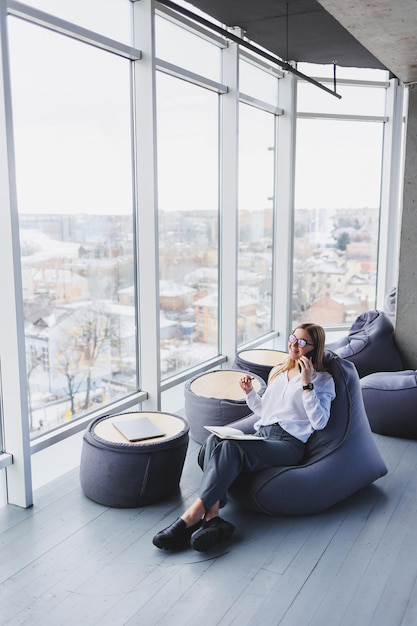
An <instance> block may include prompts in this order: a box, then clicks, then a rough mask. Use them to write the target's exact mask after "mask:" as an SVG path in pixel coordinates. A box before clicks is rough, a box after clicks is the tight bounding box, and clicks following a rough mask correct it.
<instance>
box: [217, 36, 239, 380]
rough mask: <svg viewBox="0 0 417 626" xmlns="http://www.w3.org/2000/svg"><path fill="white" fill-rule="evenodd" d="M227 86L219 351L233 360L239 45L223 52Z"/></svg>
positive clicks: (222, 137) (223, 132) (222, 123)
mask: <svg viewBox="0 0 417 626" xmlns="http://www.w3.org/2000/svg"><path fill="white" fill-rule="evenodd" d="M222 69H223V72H222V75H223V80H224V81H225V82H226V84H227V85H228V87H229V91H228V93H227V94H225V95H223V96H221V108H220V112H221V113H220V115H221V119H220V129H221V131H220V267H219V270H220V271H219V280H220V286H219V288H220V317H219V321H220V351H221V353H222V354H224V355H226V356H227V359H228V361H229V363H230V367H231V363H233V360H234V357H235V354H236V348H237V317H238V316H237V274H238V265H237V248H238V226H237V224H238V136H239V133H238V126H239V122H238V120H239V92H238V73H239V46H238V44H235V43H231V44H230V46H229V47H228V48H226V49H225V50H223V52H222Z"/></svg>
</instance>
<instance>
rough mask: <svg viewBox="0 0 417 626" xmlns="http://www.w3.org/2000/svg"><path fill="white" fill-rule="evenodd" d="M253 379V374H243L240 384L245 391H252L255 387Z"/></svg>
mask: <svg viewBox="0 0 417 626" xmlns="http://www.w3.org/2000/svg"><path fill="white" fill-rule="evenodd" d="M252 381H253V376H249V374H246V375H245V376H242V378H241V379H240V381H239V385H240V386H241V388H242V389H243V391H244V392H245V393H250V392H251V391H252V389H253V387H252Z"/></svg>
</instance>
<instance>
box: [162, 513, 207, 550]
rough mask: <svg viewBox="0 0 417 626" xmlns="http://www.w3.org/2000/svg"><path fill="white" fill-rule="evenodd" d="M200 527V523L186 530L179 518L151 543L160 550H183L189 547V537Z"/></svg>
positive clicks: (184, 524)
mask: <svg viewBox="0 0 417 626" xmlns="http://www.w3.org/2000/svg"><path fill="white" fill-rule="evenodd" d="M200 525H201V522H198V523H197V524H194V526H190V527H189V528H187V524H186V523H185V522H184V520H183V519H181V518H180V517H179V518H178V519H176V520H175V522H173V523H172V524H171V525H170V526H168V527H167V528H164V530H161V531H159V533H157V534H156V535H155V537H154V538H153V539H152V543H153V545H154V546H156V547H157V548H160V549H161V550H184V549H185V548H188V547H189V545H190V537H191V535H192V534H193V532H195V531H196V530H197V529H198V528H199V527H200Z"/></svg>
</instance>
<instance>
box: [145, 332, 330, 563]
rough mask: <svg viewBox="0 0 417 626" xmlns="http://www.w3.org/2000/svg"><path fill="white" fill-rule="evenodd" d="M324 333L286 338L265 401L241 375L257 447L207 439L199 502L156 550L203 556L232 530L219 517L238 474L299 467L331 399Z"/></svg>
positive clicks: (161, 537) (163, 534)
mask: <svg viewBox="0 0 417 626" xmlns="http://www.w3.org/2000/svg"><path fill="white" fill-rule="evenodd" d="M324 342H325V332H324V329H323V328H322V327H321V326H318V325H317V324H300V325H299V326H297V328H296V329H295V330H294V331H293V332H292V333H291V334H290V336H289V338H288V358H287V360H286V362H285V363H284V364H282V365H278V366H276V367H275V368H273V369H272V370H271V372H270V375H269V379H268V386H267V388H266V391H265V393H264V395H263V396H262V397H261V396H259V395H258V394H257V393H256V392H255V391H254V389H253V387H252V378H251V377H250V376H249V375H247V374H245V375H243V376H242V378H241V379H240V386H241V388H242V389H243V390H244V391H245V393H246V394H247V395H246V402H247V404H248V406H249V408H250V409H251V410H252V411H253V412H254V413H255V414H256V416H257V417H258V418H259V419H258V420H257V421H256V423H255V431H256V434H257V435H258V436H259V439H260V441H259V442H258V441H256V440H251V441H241V440H231V439H220V438H219V437H217V436H215V435H210V437H209V438H208V439H207V441H206V443H205V444H204V445H205V450H204V467H203V470H204V475H203V479H202V482H201V485H200V490H199V497H198V498H197V499H196V500H195V501H194V502H193V504H192V505H191V506H190V507H189V508H188V509H187V510H186V511H185V512H184V513H183V514H182V515H181V517H180V518H178V519H177V520H176V521H175V522H173V524H171V525H170V526H168V528H165V529H164V530H161V531H160V532H159V533H157V534H156V535H155V537H154V538H153V543H154V545H155V546H157V547H158V548H161V549H165V550H178V549H181V548H184V547H186V546H188V545H191V547H193V548H194V549H195V550H199V551H201V552H204V551H206V550H209V549H210V548H211V547H212V546H214V545H215V544H218V543H221V542H222V541H225V540H227V539H229V538H230V536H231V535H232V533H233V531H234V526H233V524H231V523H230V522H227V521H226V520H224V519H222V518H221V517H219V509H220V507H222V506H224V505H225V504H226V500H227V490H228V488H229V487H230V485H231V484H232V483H233V481H234V480H235V479H236V478H237V477H238V475H239V474H240V473H241V472H242V471H243V470H245V471H250V472H255V471H258V470H262V469H266V468H269V467H279V466H287V465H298V464H299V463H301V461H302V460H303V457H304V446H305V444H306V442H307V441H308V439H309V437H310V435H311V434H312V433H313V432H314V431H315V430H321V429H323V428H324V427H325V426H326V424H327V422H328V420H329V415H330V405H331V402H332V400H333V398H334V397H335V387H334V381H333V378H332V376H331V375H330V374H329V373H328V372H327V371H326V370H325V367H324V365H323V354H324Z"/></svg>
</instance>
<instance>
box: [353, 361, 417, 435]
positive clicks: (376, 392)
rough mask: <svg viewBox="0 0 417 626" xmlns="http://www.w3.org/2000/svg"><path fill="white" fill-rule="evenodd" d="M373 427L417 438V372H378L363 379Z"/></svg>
mask: <svg viewBox="0 0 417 626" xmlns="http://www.w3.org/2000/svg"><path fill="white" fill-rule="evenodd" d="M361 388H362V396H363V401H364V404H365V410H366V414H367V416H368V419H369V423H370V425H371V429H372V430H373V431H374V432H375V433H379V434H380V435H388V436H390V437H403V438H405V439H417V411H416V407H417V372H416V371H414V370H403V371H402V372H377V373H375V374H370V375H369V376H365V378H362V380H361Z"/></svg>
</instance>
